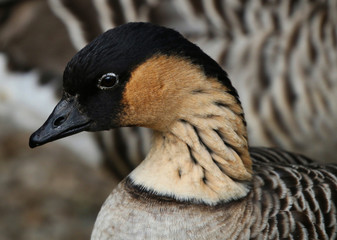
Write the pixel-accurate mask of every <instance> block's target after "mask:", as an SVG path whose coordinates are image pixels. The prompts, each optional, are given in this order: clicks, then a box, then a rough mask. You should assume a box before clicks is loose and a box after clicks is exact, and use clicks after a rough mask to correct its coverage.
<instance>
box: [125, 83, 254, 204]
mask: <svg viewBox="0 0 337 240" xmlns="http://www.w3.org/2000/svg"><path fill="white" fill-rule="evenodd" d="M194 95H199V96H198V98H199V101H194V106H193V107H192V106H191V107H190V108H187V109H188V110H189V112H188V113H186V114H181V115H180V118H179V120H177V121H175V122H174V123H173V124H172V125H170V127H169V128H168V130H167V131H160V132H159V131H157V132H155V135H154V143H153V146H152V148H151V150H150V152H149V154H148V156H147V157H146V158H145V160H144V161H143V162H142V163H141V164H140V165H139V166H138V167H137V168H136V169H135V170H134V171H133V172H132V173H131V174H130V175H129V178H130V179H131V181H132V182H133V183H134V184H135V185H137V186H139V187H140V188H142V189H144V190H146V191H149V192H151V193H153V194H156V195H160V196H165V197H172V198H174V199H176V200H179V201H190V202H195V203H204V204H209V205H216V204H218V203H220V202H228V201H231V200H234V199H239V198H242V197H244V196H246V195H247V193H248V191H249V189H248V186H247V182H249V181H250V179H251V177H252V176H251V172H252V170H251V169H252V168H251V160H250V156H249V152H248V142H247V136H246V127H245V124H244V119H243V114H242V108H241V106H240V105H239V103H238V102H237V101H236V100H237V99H235V98H233V96H232V95H230V94H229V93H227V92H224V91H221V92H220V91H219V89H213V90H210V89H208V90H205V89H204V90H201V91H198V92H195V93H194ZM185 109H186V108H185Z"/></svg>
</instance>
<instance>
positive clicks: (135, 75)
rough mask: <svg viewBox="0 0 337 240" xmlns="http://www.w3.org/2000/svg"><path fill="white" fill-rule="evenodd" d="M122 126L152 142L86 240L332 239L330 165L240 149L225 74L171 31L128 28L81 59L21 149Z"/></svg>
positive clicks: (235, 106) (336, 183) (234, 103)
mask: <svg viewBox="0 0 337 240" xmlns="http://www.w3.org/2000/svg"><path fill="white" fill-rule="evenodd" d="M248 124H249V123H248ZM126 126H142V127H147V128H151V129H153V131H154V136H153V144H152V147H151V150H150V152H149V153H148V155H147V156H146V158H145V159H144V160H143V161H142V163H141V164H140V165H139V166H138V167H137V168H136V169H134V170H133V171H132V172H131V173H130V174H129V175H128V176H127V177H126V178H125V179H123V180H122V181H121V182H120V183H119V184H118V186H117V187H116V188H115V189H114V190H113V191H112V193H111V194H110V195H109V197H108V198H107V200H106V201H105V203H104V204H103V206H102V208H101V210H100V212H99V214H98V217H97V219H96V222H95V225H94V228H93V232H92V236H91V239H94V240H96V239H335V238H336V236H337V224H336V219H337V216H336V199H337V198H336V196H337V195H336V194H337V166H336V165H333V164H330V165H327V164H326V165H322V164H321V165H319V164H318V163H315V162H314V161H312V160H310V159H308V158H306V157H304V156H302V155H297V154H293V153H290V152H286V151H283V150H279V149H271V148H249V144H248V136H247V131H246V122H245V118H244V113H243V109H242V107H241V104H240V100H239V96H238V94H237V91H236V90H235V88H234V87H233V86H232V84H231V82H230V80H229V78H228V76H227V74H226V72H225V71H224V70H223V69H222V68H221V67H220V66H219V65H218V64H217V63H216V62H215V61H214V60H213V59H212V58H210V57H209V56H208V55H206V54H205V53H204V52H203V51H202V50H201V49H200V48H199V47H198V46H196V45H195V44H193V43H191V42H190V41H188V40H187V39H185V38H184V37H183V36H182V35H181V34H179V33H178V32H176V31H175V30H173V29H169V28H165V27H161V26H157V25H153V24H150V23H144V22H135V23H128V24H124V25H121V26H119V27H116V28H114V29H111V30H108V31H107V32H105V33H103V34H102V35H100V36H98V37H97V38H96V39H95V40H94V41H92V42H91V43H89V44H88V45H87V46H85V47H84V48H83V49H82V50H80V51H79V52H78V53H77V54H76V55H75V56H74V57H73V58H72V59H71V60H70V62H69V63H68V64H67V66H66V68H65V71H64V76H63V96H62V99H61V100H60V102H59V103H58V104H57V106H56V107H55V109H54V110H53V112H52V113H51V115H50V116H49V118H48V119H47V120H46V122H45V123H44V124H43V125H42V127H41V128H39V129H38V130H37V131H36V132H34V133H33V134H32V135H31V137H30V140H29V145H30V147H32V148H33V147H37V146H40V145H43V144H45V143H48V142H51V141H54V140H57V139H60V138H64V137H67V136H69V135H73V134H76V133H79V132H82V131H103V130H109V129H112V128H119V127H126Z"/></svg>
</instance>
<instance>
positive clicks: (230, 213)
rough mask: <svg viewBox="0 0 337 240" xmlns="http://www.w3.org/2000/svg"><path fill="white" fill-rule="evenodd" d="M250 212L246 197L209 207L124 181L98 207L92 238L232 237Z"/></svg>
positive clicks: (243, 225) (236, 234)
mask: <svg viewBox="0 0 337 240" xmlns="http://www.w3.org/2000/svg"><path fill="white" fill-rule="evenodd" d="M251 212H252V206H251V205H250V204H247V200H246V199H242V200H238V201H235V202H231V203H222V204H219V205H217V206H213V207H210V206H206V205H203V204H191V203H189V202H185V203H182V202H177V201H175V200H173V199H170V198H162V197H158V196H155V195H153V194H150V193H146V192H142V191H140V190H139V189H137V188H134V187H133V186H132V185H131V184H130V182H128V180H124V181H123V182H121V183H120V184H119V185H118V187H117V188H116V189H115V190H114V191H113V192H112V194H111V195H110V196H109V197H108V199H107V200H106V202H105V203H104V205H103V206H102V209H101V211H100V213H99V215H98V218H97V220H96V223H95V226H94V230H93V233H92V239H93V240H96V239H100V240H101V239H126V240H127V239H235V238H237V237H238V236H239V235H240V234H243V233H244V232H245V231H243V230H244V228H245V224H244V222H247V221H248V220H247V219H248V218H250V216H251V214H250V213H251Z"/></svg>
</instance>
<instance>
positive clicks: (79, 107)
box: [29, 23, 244, 147]
mask: <svg viewBox="0 0 337 240" xmlns="http://www.w3.org/2000/svg"><path fill="white" fill-rule="evenodd" d="M191 67H192V69H191ZM193 68H194V69H193ZM195 70H196V71H195ZM179 71H180V72H179ZM181 71H186V73H184V76H181V75H182V74H181ZM201 72H202V74H204V76H203V77H204V78H206V77H214V78H216V79H218V80H219V82H221V84H222V85H223V86H224V88H225V90H226V91H227V92H229V93H230V94H231V95H232V96H233V99H234V100H235V101H237V103H238V104H240V102H239V99H238V96H237V93H236V90H235V89H234V88H233V87H232V85H231V83H230V81H229V79H228V78H227V75H226V73H225V72H224V71H223V70H222V69H221V67H219V66H218V64H217V63H216V62H215V61H214V60H212V59H211V58H210V57H208V56H207V55H206V54H205V53H204V52H203V51H202V50H201V49H200V48H199V47H197V46H196V45H194V44H192V43H191V42H189V41H188V40H186V39H185V38H184V37H183V36H182V35H180V34H179V33H178V32H176V31H174V30H172V29H168V28H164V27H159V26H156V25H152V24H150V23H129V24H125V25H122V26H120V27H117V28H114V29H112V30H109V31H107V32H105V33H103V34H102V35H100V36H99V37H97V38H96V39H95V40H94V41H93V42H91V43H90V44H88V45H87V46H86V47H84V48H83V49H82V50H81V51H79V52H78V53H77V54H76V55H75V56H74V57H73V58H72V59H71V61H70V62H69V63H68V64H67V66H66V68H65V71H64V76H63V97H62V99H61V101H60V102H59V103H58V104H57V106H56V107H55V109H54V111H53V112H52V114H51V115H50V117H49V118H48V119H47V121H46V122H45V123H44V124H43V126H42V127H41V128H39V129H38V130H37V131H36V132H35V133H34V134H32V136H31V138H30V142H29V145H30V146H31V147H36V146H39V145H42V144H45V143H47V142H51V141H54V140H56V139H60V138H63V137H66V136H69V135H72V134H75V133H78V132H81V131H101V130H109V129H112V128H117V127H123V126H142V127H149V128H153V129H155V130H165V129H166V128H168V127H169V126H170V124H171V123H172V122H174V121H175V120H176V119H177V118H182V116H181V115H183V114H182V112H183V111H180V112H179V110H181V108H182V105H184V104H182V103H184V102H185V101H186V99H185V98H186V92H187V91H191V92H193V91H195V93H197V92H198V91H200V92H201V91H202V89H203V86H202V85H200V83H194V80H193V77H195V76H194V75H195V74H201ZM183 78H185V79H183ZM186 78H187V79H186ZM192 100H193V99H192ZM191 105H193V103H192V104H191ZM179 114H180V116H179ZM243 121H244V119H243Z"/></svg>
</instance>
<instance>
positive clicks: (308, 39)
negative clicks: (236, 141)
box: [0, 0, 337, 179]
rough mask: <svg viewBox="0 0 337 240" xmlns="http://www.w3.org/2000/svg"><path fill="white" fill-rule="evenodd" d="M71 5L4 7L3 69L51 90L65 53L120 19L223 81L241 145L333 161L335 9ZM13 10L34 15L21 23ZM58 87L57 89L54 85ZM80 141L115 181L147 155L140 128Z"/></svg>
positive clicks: (258, 4) (318, 4) (312, 5)
mask: <svg viewBox="0 0 337 240" xmlns="http://www.w3.org/2000/svg"><path fill="white" fill-rule="evenodd" d="M72 2H73V1H69V0H62V1H60V0H49V1H24V3H21V2H20V3H19V2H18V3H16V4H12V3H11V4H10V5H11V7H10V8H9V9H10V12H11V14H6V16H8V18H3V19H2V20H3V22H2V23H3V24H2V25H1V28H0V32H1V33H0V45H2V47H1V51H4V52H6V53H7V56H9V60H11V61H10V62H11V64H10V65H11V66H12V67H15V66H17V65H18V64H20V65H21V67H20V68H21V69H22V67H23V69H26V68H27V67H29V68H31V67H34V68H38V69H39V71H40V72H44V74H43V76H42V77H41V79H42V81H43V82H46V81H48V79H49V80H50V78H51V77H52V79H53V80H54V81H53V84H54V83H55V80H59V79H61V76H62V71H63V66H64V65H65V64H66V62H67V61H68V59H69V58H70V57H71V56H72V55H73V54H75V52H76V51H75V48H76V49H77V50H80V49H81V48H82V47H83V46H84V45H85V44H87V43H88V42H90V41H91V40H93V38H94V37H95V36H96V35H97V34H99V33H100V32H102V31H104V30H107V29H108V28H111V27H114V26H117V25H119V24H121V23H125V22H128V21H151V22H155V23H159V24H161V25H165V26H170V27H174V28H176V29H178V30H179V31H180V32H182V34H183V35H184V36H186V37H187V38H188V39H189V40H192V41H193V42H196V43H197V44H198V45H199V46H201V47H202V49H203V50H204V51H205V52H206V53H208V54H209V55H210V56H211V57H212V58H214V59H215V60H216V61H217V62H218V63H219V64H220V65H221V66H222V67H223V68H224V69H226V71H227V72H228V73H229V75H230V76H231V79H232V80H233V85H234V87H235V88H236V89H237V90H238V92H239V94H240V96H241V102H242V106H243V108H244V111H245V118H246V120H247V121H248V122H249V125H248V126H247V127H248V132H249V136H250V137H249V140H250V145H251V146H269V147H270V146H272V147H276V146H277V147H281V148H283V149H286V150H290V151H293V152H297V153H302V154H304V155H306V156H308V157H310V158H313V159H315V160H317V161H321V162H336V161H337V159H336V155H335V148H336V145H337V138H336V135H335V134H334V132H335V130H336V129H337V125H336V123H337V112H336V108H335V107H334V105H333V103H334V102H336V101H337V94H336V81H335V80H336V77H335V76H336V74H337V68H336V67H335V66H336V64H337V57H336V56H337V55H336V53H337V48H336V46H337V45H336V44H335V39H336V31H335V29H336V28H337V25H336V24H337V21H336V16H337V12H336V11H337V7H336V1H334V0H325V1H320V0H316V1H306V0H299V1H292V0H283V1H273V2H267V1H258V0H254V1H252V0H250V1H242V2H238V1H236V2H233V1H209V0H208V1H200V2H199V3H196V2H195V1H191V0H184V1H181V0H172V1H158V0H155V1H153V0H146V1H141V2H139V1H135V0H133V1H124V0H117V1H97V0H87V1H84V2H85V3H83V4H73V3H72ZM23 10H24V12H25V13H35V14H24V15H22V14H21V13H22V11H23ZM37 19H38V20H37ZM41 19H43V20H41ZM60 20H61V21H60ZM18 21H19V23H20V24H19V25H20V26H21V27H18V26H17V23H18ZM46 22H48V24H47V25H46V24H45V23H46ZM50 24H52V27H50ZM22 26H25V27H24V28H22ZM13 29H15V30H13ZM51 29H52V31H50V30H51ZM13 31H14V32H13ZM46 31H47V32H48V34H44V35H48V41H47V44H43V38H39V39H35V38H34V36H35V35H36V34H35V35H34V33H35V32H43V33H46ZM9 33H12V34H9ZM27 36H28V37H27ZM50 39H53V40H52V41H50ZM70 40H71V41H70ZM32 49H35V50H34V51H32ZM55 52H57V55H55ZM31 53H34V57H33V58H32V55H31ZM36 53H40V54H39V55H38V56H36ZM22 65H23V66H22ZM17 67H19V66H17ZM243 68H244V69H245V71H242V69H243ZM51 72H52V76H51V74H50V73H51ZM55 74H56V76H57V78H55V76H54V75H55ZM60 84H61V81H57V87H59V85H60ZM58 90H59V89H58V88H57V92H59V91H58ZM90 136H91V137H92V136H94V138H93V140H94V142H93V143H94V144H92V148H98V149H97V150H98V151H97V150H96V151H97V152H98V153H99V155H98V156H97V160H96V162H97V163H99V164H102V163H104V164H105V167H108V169H109V170H110V172H111V173H112V175H114V176H115V177H117V178H119V179H123V178H124V177H125V176H126V175H127V174H128V173H129V172H130V171H131V170H132V169H133V168H135V167H136V166H137V165H138V164H139V163H140V162H141V160H142V159H144V157H145V156H146V154H147V152H148V150H149V149H150V140H151V130H150V129H148V128H119V129H114V130H112V131H109V132H96V133H95V134H94V135H90ZM89 140H90V141H92V139H89ZM89 140H88V141H89ZM99 160H103V161H104V162H102V161H99Z"/></svg>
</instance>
